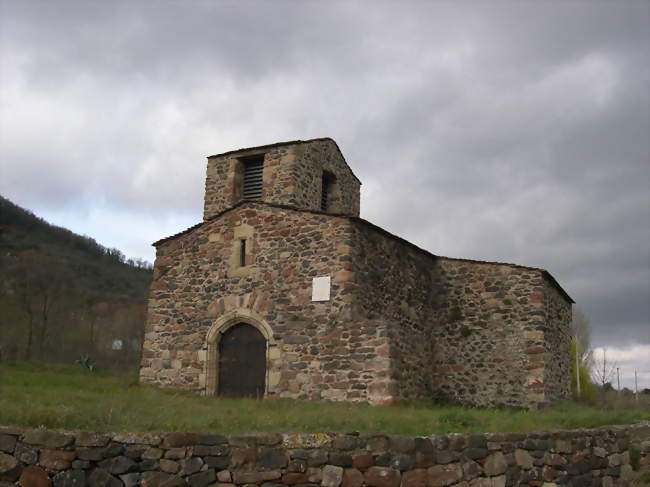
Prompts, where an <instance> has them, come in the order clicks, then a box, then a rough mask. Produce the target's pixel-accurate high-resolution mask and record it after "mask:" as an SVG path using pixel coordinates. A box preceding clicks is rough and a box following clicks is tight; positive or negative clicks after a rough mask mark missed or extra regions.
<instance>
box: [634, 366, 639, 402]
mask: <svg viewBox="0 0 650 487" xmlns="http://www.w3.org/2000/svg"><path fill="white" fill-rule="evenodd" d="M634 397H635V398H636V403H637V404H639V384H638V382H637V381H636V369H634Z"/></svg>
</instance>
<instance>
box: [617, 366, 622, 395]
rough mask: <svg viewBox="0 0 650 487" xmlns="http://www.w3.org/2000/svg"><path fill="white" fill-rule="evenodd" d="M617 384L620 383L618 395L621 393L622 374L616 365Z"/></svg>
mask: <svg viewBox="0 0 650 487" xmlns="http://www.w3.org/2000/svg"><path fill="white" fill-rule="evenodd" d="M616 384H617V385H618V395H619V396H620V395H621V375H620V373H619V368H618V367H616Z"/></svg>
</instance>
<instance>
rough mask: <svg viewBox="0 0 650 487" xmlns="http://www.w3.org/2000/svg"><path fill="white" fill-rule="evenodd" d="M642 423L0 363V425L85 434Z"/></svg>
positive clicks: (602, 415)
mask: <svg viewBox="0 0 650 487" xmlns="http://www.w3.org/2000/svg"><path fill="white" fill-rule="evenodd" d="M640 420H650V411H649V410H640V409H622V410H616V411H601V410H598V409H595V408H592V407H588V406H584V405H580V404H576V403H572V402H564V403H560V404H557V405H555V406H553V407H551V408H548V409H545V410H543V411H525V410H512V409H475V408H462V407H458V406H445V405H433V404H426V403H414V404H405V405H400V406H367V405H363V404H343V403H334V404H333V403H308V402H297V401H292V400H288V399H271V400H264V401H254V400H234V399H217V398H207V397H199V396H196V395H193V394H188V393H184V392H180V391H175V390H160V389H155V388H152V387H146V386H140V385H138V383H137V379H136V378H135V377H132V376H126V375H114V374H107V373H104V372H101V371H94V372H90V371H87V370H84V369H82V368H81V367H79V366H61V365H51V364H40V363H33V362H30V363H18V364H6V363H4V364H0V425H15V426H28V427H38V426H44V427H47V428H62V429H84V430H93V431H161V432H163V431H180V430H184V431H202V432H215V433H223V434H239V433H252V432H262V431H340V432H350V431H361V432H368V433H371V432H376V433H387V434H407V435H428V434H432V433H450V432H473V431H475V432H478V431H482V432H484V431H492V432H522V431H533V430H542V429H570V428H586V427H597V426H602V425H606V424H623V423H633V422H636V421H640Z"/></svg>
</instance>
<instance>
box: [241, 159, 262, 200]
mask: <svg viewBox="0 0 650 487" xmlns="http://www.w3.org/2000/svg"><path fill="white" fill-rule="evenodd" d="M241 162H242V163H243V164H244V191H243V195H244V199H247V200H259V199H260V198H261V197H262V173H263V172H264V154H262V155H259V156H253V157H247V158H245V159H242V160H241Z"/></svg>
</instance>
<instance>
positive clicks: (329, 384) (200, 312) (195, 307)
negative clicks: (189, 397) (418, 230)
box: [140, 202, 387, 400]
mask: <svg viewBox="0 0 650 487" xmlns="http://www.w3.org/2000/svg"><path fill="white" fill-rule="evenodd" d="M351 235H352V228H351V226H350V222H349V220H348V219H345V218H338V217H332V216H327V215H314V214H311V213H305V212H298V211H292V210H286V209H282V208H275V207H268V206H264V205H261V204H257V203H253V202H251V203H246V204H244V205H242V206H241V207H238V208H236V209H234V210H232V211H231V212H228V213H226V214H224V215H222V216H221V217H220V218H218V219H215V220H212V221H209V222H206V223H204V224H203V225H202V226H200V227H198V228H196V229H194V230H193V231H191V232H190V233H188V234H185V235H181V236H179V237H177V238H175V239H173V240H169V241H166V242H163V243H161V244H160V245H159V246H158V248H157V258H156V262H155V267H154V280H153V283H152V285H151V291H150V300H149V315H148V321H147V328H146V334H145V343H144V350H143V360H142V368H141V373H140V377H141V380H142V382H146V383H151V384H157V385H161V386H169V387H177V388H184V389H189V390H192V391H196V392H204V391H205V390H206V360H207V359H208V346H207V343H206V336H207V334H208V331H209V330H210V329H211V327H212V326H213V325H214V324H215V323H217V322H219V320H221V319H223V317H224V316H230V315H232V316H235V317H236V316H237V313H238V312H239V310H243V311H245V313H244V314H252V315H254V316H258V317H259V318H260V319H261V320H263V321H264V322H265V323H266V324H267V325H268V326H269V327H270V329H271V330H272V335H273V341H274V347H273V350H270V351H269V362H268V365H269V373H268V380H267V387H268V395H270V396H280V397H292V398H299V399H311V400H317V399H331V400H368V399H369V394H371V392H370V391H369V388H370V384H371V383H372V382H373V381H374V377H376V376H377V375H382V374H384V375H386V374H387V372H386V368H387V359H386V358H385V357H382V356H381V353H382V350H385V349H386V347H387V345H386V341H387V338H386V331H385V329H383V328H382V324H381V323H378V322H369V321H365V322H361V323H355V322H354V321H353V317H352V314H351V302H352V290H353V287H354V284H353V283H352V282H351V277H352V272H351V268H352V262H351V257H350V247H349V244H350V238H351ZM241 237H246V238H247V248H248V249H250V255H247V257H246V261H247V265H246V266H245V267H240V266H238V265H236V263H237V262H238V256H237V255H236V250H237V249H238V248H239V245H238V243H239V242H238V239H239V238H241ZM325 275H330V276H331V277H332V285H331V297H330V300H329V301H323V302H312V301H311V285H312V278H313V277H316V276H325ZM244 321H245V320H244ZM207 372H210V371H207ZM212 373H214V372H212ZM209 375H210V374H208V378H209Z"/></svg>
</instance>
